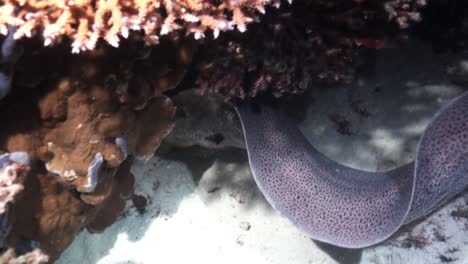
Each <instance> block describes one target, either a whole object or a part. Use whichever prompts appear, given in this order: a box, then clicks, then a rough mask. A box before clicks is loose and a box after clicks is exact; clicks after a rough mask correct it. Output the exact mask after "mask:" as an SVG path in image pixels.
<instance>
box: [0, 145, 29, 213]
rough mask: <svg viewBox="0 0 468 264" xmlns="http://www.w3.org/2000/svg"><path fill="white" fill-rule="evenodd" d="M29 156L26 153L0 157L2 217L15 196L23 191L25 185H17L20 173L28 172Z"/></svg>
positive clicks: (8, 154) (0, 207) (14, 153)
mask: <svg viewBox="0 0 468 264" xmlns="http://www.w3.org/2000/svg"><path fill="white" fill-rule="evenodd" d="M28 162H29V161H28V156H27V154H26V153H24V152H13V153H7V154H3V155H1V156H0V215H1V214H3V213H4V212H5V210H6V208H7V206H8V203H9V202H11V201H13V199H14V197H15V195H16V194H17V193H18V192H20V191H21V190H23V185H21V184H19V183H16V178H17V175H18V173H19V172H21V171H25V170H27V167H26V166H27V164H28Z"/></svg>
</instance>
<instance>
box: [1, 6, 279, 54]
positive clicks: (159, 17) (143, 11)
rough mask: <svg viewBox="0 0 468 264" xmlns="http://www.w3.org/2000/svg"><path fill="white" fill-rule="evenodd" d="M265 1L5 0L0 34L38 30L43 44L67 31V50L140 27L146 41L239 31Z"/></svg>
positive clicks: (116, 38) (116, 41)
mask: <svg viewBox="0 0 468 264" xmlns="http://www.w3.org/2000/svg"><path fill="white" fill-rule="evenodd" d="M269 4H276V5H278V4H279V0H242V1H229V0H222V1H203V0H164V1H154V0H79V1H59V0H48V1H36V0H5V1H3V4H2V5H1V6H0V33H2V34H7V32H8V25H13V26H17V27H18V31H17V32H16V33H15V39H19V38H22V37H24V36H26V37H30V36H32V35H34V34H35V33H36V32H37V31H39V32H40V33H41V34H42V36H43V37H44V44H45V45H46V46H47V45H50V44H52V43H55V42H58V41H59V40H60V38H61V37H62V36H68V37H70V38H71V39H72V41H73V43H72V47H73V52H79V51H82V50H90V49H94V47H95V46H96V43H97V41H98V40H99V39H100V38H104V39H105V40H106V41H107V42H108V43H109V44H110V45H112V46H118V45H119V37H120V36H121V37H124V38H127V37H128V35H129V31H130V30H142V31H143V32H144V34H145V35H146V38H145V40H146V42H147V43H156V42H158V39H159V35H166V34H168V33H169V32H172V31H174V30H178V29H181V28H184V29H186V32H187V33H190V34H194V36H195V38H201V37H203V36H204V35H205V31H206V30H207V29H209V30H211V31H212V32H213V34H214V35H215V36H217V35H218V34H219V32H220V31H226V30H232V29H235V28H237V29H238V30H239V31H245V29H246V25H247V24H249V23H251V22H253V21H255V20H256V18H257V15H256V14H255V13H258V12H261V13H263V12H264V8H265V6H266V5H269Z"/></svg>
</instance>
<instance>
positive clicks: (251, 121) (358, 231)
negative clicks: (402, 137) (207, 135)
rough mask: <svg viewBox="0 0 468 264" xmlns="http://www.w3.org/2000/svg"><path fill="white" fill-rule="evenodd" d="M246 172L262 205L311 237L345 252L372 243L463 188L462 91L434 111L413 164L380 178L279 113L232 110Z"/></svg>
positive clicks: (466, 118) (467, 128) (467, 173)
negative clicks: (328, 152) (333, 153)
mask: <svg viewBox="0 0 468 264" xmlns="http://www.w3.org/2000/svg"><path fill="white" fill-rule="evenodd" d="M236 110H237V113H238V115H239V117H240V119H241V123H242V127H243V131H244V137H245V141H246V146H247V152H248V156H249V163H250V167H251V170H252V174H253V176H254V178H255V181H256V183H257V185H258V186H259V188H260V190H261V191H262V193H263V194H264V196H265V198H266V199H267V200H268V202H269V203H270V204H271V205H272V206H273V208H274V209H276V210H277V211H278V212H279V213H280V214H281V215H282V216H284V217H285V218H287V219H289V220H290V221H291V222H292V223H293V224H294V225H295V226H296V227H298V228H299V229H300V230H302V231H303V232H304V233H305V234H307V235H308V236H310V237H311V238H313V239H316V240H320V241H323V242H327V243H330V244H333V245H337V246H341V247H346V248H362V247H366V246H370V245H374V244H376V243H379V242H381V241H383V240H385V239H386V238H388V237H389V236H391V235H392V234H393V233H395V232H396V231H397V230H398V229H399V228H400V227H401V226H402V225H403V224H405V223H409V222H411V221H413V220H415V219H418V218H420V217H422V216H425V215H427V214H428V213H430V212H431V211H433V210H434V209H436V208H437V207H438V206H440V205H442V204H443V203H445V202H447V200H449V199H450V198H452V197H453V196H455V195H456V194H458V193H459V192H461V191H462V190H463V189H464V188H465V187H466V186H467V184H468V92H466V93H464V94H463V95H461V96H459V97H458V98H456V99H455V100H453V101H451V102H450V103H449V104H448V105H447V106H445V107H444V108H443V109H442V110H440V111H439V112H438V113H437V114H436V116H435V117H434V119H433V120H432V121H431V123H430V124H429V126H428V127H427V128H426V130H425V132H424V134H423V136H422V137H421V139H420V142H419V144H418V150H417V157H416V161H415V162H412V163H410V164H407V165H404V166H402V167H399V168H396V169H394V170H391V171H387V172H366V171H361V170H356V169H353V168H349V167H346V166H343V165H341V164H339V163H337V162H335V161H333V160H331V159H329V158H327V157H326V156H324V155H323V154H321V153H320V152H319V151H317V150H316V149H315V148H314V147H313V146H312V145H311V144H310V143H309V142H308V141H307V139H306V138H305V137H304V135H302V133H301V131H300V130H299V129H298V128H297V127H296V126H295V124H294V123H293V122H292V121H291V120H289V119H288V118H287V117H286V116H285V115H283V114H281V113H278V112H275V111H274V110H272V109H271V108H268V107H265V106H258V105H252V104H250V105H249V104H241V105H238V106H236Z"/></svg>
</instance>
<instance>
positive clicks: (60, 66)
mask: <svg viewBox="0 0 468 264" xmlns="http://www.w3.org/2000/svg"><path fill="white" fill-rule="evenodd" d="M24 45H25V49H24V54H23V56H22V57H21V58H20V59H19V61H18V63H17V65H16V72H15V78H14V79H13V82H12V87H13V89H12V90H11V92H10V93H9V94H8V95H7V96H6V97H5V98H4V99H3V100H2V104H0V109H1V111H2V113H8V114H2V115H0V122H3V124H4V125H3V126H2V130H1V131H0V150H1V151H2V152H8V153H15V152H16V151H24V152H25V153H27V155H28V156H29V160H30V169H29V170H28V171H27V172H25V173H26V174H27V175H25V176H24V177H23V184H22V185H23V190H22V191H21V192H20V193H19V194H18V195H16V197H15V203H14V204H11V206H9V210H8V219H6V220H7V221H6V224H7V225H8V226H9V227H10V232H8V234H7V235H6V238H5V239H4V240H5V248H9V249H12V250H14V255H24V254H28V253H31V252H34V250H36V249H38V250H41V251H42V252H43V253H44V254H46V255H48V256H49V261H54V260H55V259H57V258H58V256H60V254H61V253H62V252H63V250H65V248H66V247H67V246H68V245H69V244H70V243H71V242H72V241H73V239H74V238H75V236H76V234H78V232H80V231H81V230H82V229H83V228H88V230H90V231H92V232H100V231H102V230H104V229H105V228H106V227H107V226H109V225H111V224H112V223H113V222H114V221H115V220H116V219H117V218H118V217H119V216H120V213H121V212H122V210H123V209H124V208H125V205H126V200H127V199H129V198H131V196H132V194H133V182H134V178H133V176H132V175H131V173H130V166H131V163H132V159H133V157H136V158H139V159H148V158H150V157H151V156H152V155H153V154H154V152H155V150H156V148H157V147H158V146H159V144H160V143H161V141H162V140H163V138H164V137H165V136H166V135H167V134H168V133H169V132H170V131H171V129H172V127H173V117H174V115H175V107H174V105H173V103H172V102H171V100H170V99H169V98H168V97H167V96H166V95H164V94H163V93H164V92H166V91H168V90H170V89H172V88H174V87H175V86H176V85H177V84H178V82H179V81H180V79H181V78H182V77H183V76H184V74H185V71H186V68H187V66H188V64H189V63H190V62H191V57H192V53H193V52H194V50H195V47H196V46H195V45H194V43H193V42H192V41H189V40H186V39H181V38H176V37H172V38H164V39H162V40H161V43H160V44H159V45H158V46H156V47H153V48H149V47H148V48H144V41H143V39H141V38H138V37H135V39H131V40H129V41H128V42H122V45H121V48H120V49H113V48H111V47H107V46H105V45H103V46H102V47H99V48H97V49H95V50H94V51H92V52H88V53H86V54H80V55H79V56H76V55H72V54H70V52H69V51H68V47H67V46H66V45H65V44H61V45H58V46H56V47H53V48H48V49H40V48H39V47H40V46H41V45H42V44H41V43H39V42H37V41H31V42H25V43H24ZM15 155H16V156H15ZM15 155H13V154H9V157H10V159H13V158H14V159H15V161H16V160H18V159H17V156H18V155H17V154H15ZM13 156H14V157H13ZM2 157H3V156H2ZM12 157H13V158H12ZM3 190H6V189H3ZM3 190H2V191H3ZM2 220H5V219H2ZM25 244H26V245H29V246H26V248H27V250H25V249H24V248H25V246H24V245H25ZM26 256H27V255H25V256H23V257H26ZM5 258H6V257H5Z"/></svg>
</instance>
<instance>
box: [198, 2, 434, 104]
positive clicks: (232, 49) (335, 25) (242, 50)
mask: <svg viewBox="0 0 468 264" xmlns="http://www.w3.org/2000/svg"><path fill="white" fill-rule="evenodd" d="M424 5H425V1H423V0H389V1H380V0H377V1H376V0H360V1H348V0H334V1H328V0H315V1H308V0H296V1H293V3H292V4H291V5H285V6H284V7H283V8H281V9H271V8H269V9H267V12H266V15H265V16H264V17H262V19H261V21H260V23H256V24H252V25H250V26H249V30H248V31H247V32H245V33H243V34H240V33H238V32H227V33H225V34H223V35H222V36H220V37H219V38H218V39H216V40H215V41H207V43H206V44H205V46H203V47H201V48H200V54H199V58H200V59H199V63H198V64H197V67H196V71H197V73H198V75H197V81H196V82H197V84H198V87H199V91H200V93H201V94H205V93H221V94H223V95H225V96H227V97H240V98H246V97H255V96H257V95H258V94H260V93H264V92H267V93H269V94H272V95H273V96H275V97H280V96H282V95H283V94H297V93H301V92H303V91H305V90H306V89H308V88H309V87H310V86H311V84H313V83H317V82H319V83H326V84H333V83H337V82H346V81H349V80H351V79H352V78H353V76H354V73H355V70H356V68H357V66H358V65H359V63H360V61H361V55H360V50H361V47H367V48H384V47H390V46H394V45H396V44H398V43H399V42H400V41H401V39H403V38H404V32H403V31H402V30H404V29H406V28H407V27H408V25H409V24H411V23H413V22H418V21H419V20H420V19H421V17H420V13H419V10H420V9H422V7H423V6H424ZM226 73H229V74H226Z"/></svg>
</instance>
